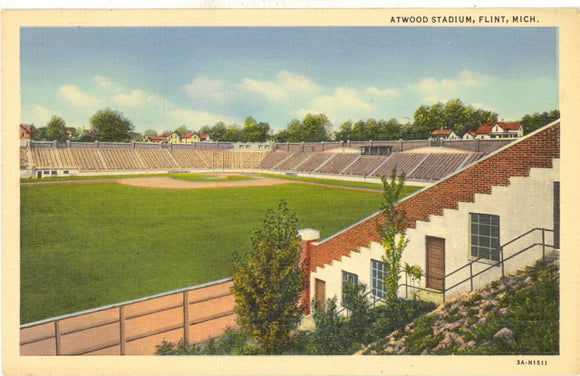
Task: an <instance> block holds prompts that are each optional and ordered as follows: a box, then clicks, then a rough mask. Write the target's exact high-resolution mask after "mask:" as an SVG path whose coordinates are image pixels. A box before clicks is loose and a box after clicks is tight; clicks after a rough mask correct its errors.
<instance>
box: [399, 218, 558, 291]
mask: <svg viewBox="0 0 580 376" xmlns="http://www.w3.org/2000/svg"><path fill="white" fill-rule="evenodd" d="M538 233H539V234H540V236H541V239H540V240H539V241H532V242H531V243H528V244H526V245H525V246H522V245H520V246H518V251H516V252H514V253H511V254H510V255H509V256H507V257H505V249H506V248H507V247H509V246H512V245H515V244H517V242H518V241H520V240H522V239H526V238H528V237H530V236H532V235H533V234H538ZM546 233H552V234H554V237H557V236H558V235H557V234H556V233H555V231H554V230H550V229H546V228H539V227H536V228H533V229H531V230H529V231H528V232H525V233H524V234H522V235H520V236H518V237H516V238H514V239H512V240H510V241H508V242H507V243H504V244H502V245H500V246H499V247H498V248H497V251H498V253H499V260H498V261H492V262H489V261H488V260H483V259H482V258H481V257H480V258H477V259H474V260H471V261H469V262H468V263H466V264H465V265H463V266H460V267H459V268H457V269H455V270H453V271H452V272H450V273H448V274H446V275H445V276H444V277H442V278H436V277H430V279H435V280H442V281H443V286H445V288H444V289H443V290H434V289H427V288H424V287H419V286H416V285H412V284H409V282H408V279H407V276H405V283H401V284H399V286H398V287H399V288H400V287H404V288H405V297H406V298H408V297H409V295H413V294H414V293H415V292H416V291H417V290H418V291H425V292H428V293H431V294H439V295H441V296H442V299H443V302H445V297H446V295H447V292H448V291H451V290H453V289H457V288H458V287H459V286H461V285H464V284H466V283H469V291H473V290H474V288H475V287H474V280H475V279H476V278H477V277H480V276H482V275H484V274H485V273H488V272H490V271H493V270H498V268H501V269H500V270H501V276H502V277H504V276H505V274H506V267H505V265H506V263H507V262H509V261H512V260H513V259H514V258H516V257H517V256H520V255H522V254H523V253H526V252H528V251H530V250H533V249H536V250H537V249H538V247H539V248H540V250H541V252H542V261H545V260H546V252H547V250H548V248H549V249H552V250H556V249H557V247H556V245H555V244H557V241H556V239H553V243H554V244H548V243H547V241H546ZM522 247H523V248H522ZM481 266H483V268H481ZM476 267H479V268H480V270H477V271H474V269H475V268H476ZM460 273H463V274H464V275H466V277H464V278H463V279H461V280H459V281H457V282H455V283H453V284H452V285H450V286H448V285H447V284H446V282H447V281H448V280H449V279H450V277H452V276H455V275H459V274H460ZM421 276H422V277H426V276H425V274H421ZM459 278H461V277H459ZM409 291H411V294H409Z"/></svg>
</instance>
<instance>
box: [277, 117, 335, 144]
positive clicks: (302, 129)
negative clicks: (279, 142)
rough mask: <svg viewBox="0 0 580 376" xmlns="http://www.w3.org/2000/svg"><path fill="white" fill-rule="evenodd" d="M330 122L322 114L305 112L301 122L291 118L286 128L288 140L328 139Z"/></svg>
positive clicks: (316, 140)
mask: <svg viewBox="0 0 580 376" xmlns="http://www.w3.org/2000/svg"><path fill="white" fill-rule="evenodd" d="M331 127H332V124H331V123H330V120H328V118H327V117H326V115H324V114H318V115H312V114H306V116H304V119H303V120H302V122H301V121H300V120H298V119H292V121H290V123H289V124H288V126H287V127H286V130H287V132H288V140H287V141H289V142H320V141H328V140H330V136H329V135H330V128H331Z"/></svg>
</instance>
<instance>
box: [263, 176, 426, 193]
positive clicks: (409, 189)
mask: <svg viewBox="0 0 580 376" xmlns="http://www.w3.org/2000/svg"><path fill="white" fill-rule="evenodd" d="M260 176H264V177H269V178H276V179H287V180H294V181H300V182H306V183H314V184H321V185H332V186H340V187H349V188H362V189H370V190H376V191H380V192H382V190H383V185H382V184H381V183H366V182H361V181H349V180H334V179H321V178H309V177H304V176H293V175H278V174H260ZM419 189H421V187H416V186H412V185H405V186H404V187H403V191H402V193H401V194H402V196H407V195H409V194H411V193H413V192H415V191H417V190H419Z"/></svg>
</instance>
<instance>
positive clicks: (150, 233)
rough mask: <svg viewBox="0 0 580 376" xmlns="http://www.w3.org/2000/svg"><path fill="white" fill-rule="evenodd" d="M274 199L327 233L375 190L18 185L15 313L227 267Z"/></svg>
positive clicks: (149, 288) (373, 201)
mask: <svg viewBox="0 0 580 376" xmlns="http://www.w3.org/2000/svg"><path fill="white" fill-rule="evenodd" d="M281 199H286V201H287V202H288V205H289V207H290V208H291V209H292V210H293V211H295V212H296V214H297V216H298V219H299V222H300V227H302V228H306V227H309V228H314V229H317V230H319V231H320V233H321V237H322V238H324V237H327V236H329V235H331V234H333V233H335V232H337V231H339V230H342V229H343V228H345V227H347V226H349V225H351V224H352V223H354V222H356V221H358V220H360V219H361V218H363V217H365V216H367V215H369V214H371V213H373V212H375V211H377V210H378V208H379V203H380V201H381V199H382V197H381V195H379V194H376V193H371V192H360V191H352V190H344V189H334V188H329V187H321V186H313V185H304V184H288V185H280V186H273V187H260V188H235V189H234V188H232V189H220V190H215V189H213V190H161V189H141V188H134V187H128V186H122V185H118V184H115V183H102V184H94V183H93V184H71V185H46V186H45V185H41V186H22V187H21V322H22V323H25V322H31V321H36V320H40V319H43V318H48V317H53V316H57V315H61V314H66V313H71V312H76V311H80V310H84V309H89V308H94V307H98V306H102V305H106V304H111V303H116V302H121V301H125V300H129V299H135V298H139V297H143V296H146V295H151V294H155V293H160V292H164V291H168V290H172V289H176V288H181V287H186V286H191V285H195V284H199V283H202V282H207V281H212V280H216V279H219V278H223V277H227V276H229V275H231V271H230V262H231V259H232V256H231V255H232V252H233V251H234V250H246V249H248V248H249V247H250V233H251V231H253V230H254V229H257V228H259V227H260V226H261V222H262V220H263V218H264V215H265V212H266V210H267V209H270V208H275V207H276V206H277V205H278V203H279V202H280V200H281Z"/></svg>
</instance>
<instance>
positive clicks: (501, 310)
mask: <svg viewBox="0 0 580 376" xmlns="http://www.w3.org/2000/svg"><path fill="white" fill-rule="evenodd" d="M508 311H509V308H508V307H503V308H500V309H498V310H497V312H498V313H499V314H501V315H505V314H506V313H507V312H508Z"/></svg>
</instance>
